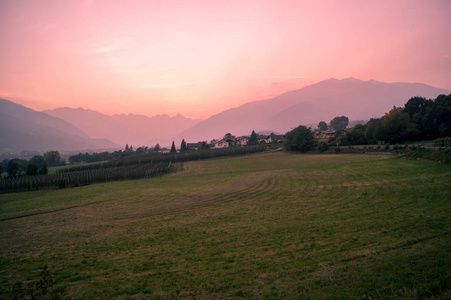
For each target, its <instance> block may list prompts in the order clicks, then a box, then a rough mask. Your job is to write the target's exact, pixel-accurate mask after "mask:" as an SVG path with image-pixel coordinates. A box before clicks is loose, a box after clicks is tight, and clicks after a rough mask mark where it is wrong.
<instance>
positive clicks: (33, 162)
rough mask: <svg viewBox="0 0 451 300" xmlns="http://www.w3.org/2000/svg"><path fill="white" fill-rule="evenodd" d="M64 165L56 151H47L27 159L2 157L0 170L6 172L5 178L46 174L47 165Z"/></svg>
mask: <svg viewBox="0 0 451 300" xmlns="http://www.w3.org/2000/svg"><path fill="white" fill-rule="evenodd" d="M64 165H66V162H65V161H64V160H63V159H61V155H60V153H59V152H58V151H48V152H45V153H44V155H35V156H33V157H32V158H31V159H29V160H25V159H19V158H13V159H10V160H8V159H4V160H3V161H2V163H0V171H1V172H6V173H7V178H15V177H20V176H25V175H30V176H32V175H46V174H47V173H48V168H49V167H58V166H64ZM0 178H1V176H0Z"/></svg>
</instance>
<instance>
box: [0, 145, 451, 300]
mask: <svg viewBox="0 0 451 300" xmlns="http://www.w3.org/2000/svg"><path fill="white" fill-rule="evenodd" d="M450 176H451V169H450V167H449V166H448V165H443V164H437V163H430V162H422V161H410V160H405V159H396V158H393V157H392V156H387V155H362V154H339V155H336V154H328V155H313V154H308V155H299V154H291V153H286V152H273V153H263V154H257V155H246V156H241V157H235V158H229V159H210V160H201V161H192V162H186V163H184V171H183V172H178V173H174V174H170V175H166V176H162V177H158V178H152V179H142V180H130V181H121V182H110V183H98V184H91V185H88V186H83V187H78V188H72V189H58V190H39V191H31V192H21V193H11V194H0V244H1V245H2V247H1V250H0V257H1V260H0V269H1V270H4V271H3V275H2V280H1V281H0V294H1V295H2V296H3V298H5V299H15V298H21V297H20V295H21V294H22V295H23V294H25V295H29V294H30V293H31V291H32V290H33V289H34V287H35V286H36V283H37V282H38V280H40V279H41V278H42V273H41V272H42V270H43V266H44V265H46V266H47V267H48V269H47V271H48V272H49V274H50V275H51V276H52V279H53V283H54V285H53V286H50V287H49V293H50V292H52V293H53V292H54V293H57V292H59V293H61V297H59V298H60V299H86V298H91V299H112V298H113V299H143V298H144V299H163V298H164V299H426V298H432V299H449V296H450V292H451V281H450V279H451V256H450V255H449V249H450V246H451V236H450V228H451V227H450V226H451V219H450V217H449V212H450V210H451V202H450V201H449V199H450V191H451V180H449V179H450ZM3 298H2V299H3ZM49 298H50V297H49Z"/></svg>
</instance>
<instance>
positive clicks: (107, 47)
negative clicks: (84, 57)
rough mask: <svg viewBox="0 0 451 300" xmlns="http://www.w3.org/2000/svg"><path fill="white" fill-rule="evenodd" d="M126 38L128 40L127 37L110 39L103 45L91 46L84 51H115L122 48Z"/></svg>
mask: <svg viewBox="0 0 451 300" xmlns="http://www.w3.org/2000/svg"><path fill="white" fill-rule="evenodd" d="M128 40H129V39H128V38H115V39H112V40H111V41H108V42H107V43H105V44H104V45H101V46H97V47H94V48H92V49H91V50H88V51H85V53H87V54H99V53H106V52H112V51H116V50H119V49H122V48H124V46H125V44H126V43H127V41H128Z"/></svg>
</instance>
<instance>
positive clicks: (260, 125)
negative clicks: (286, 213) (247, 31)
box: [0, 78, 451, 151]
mask: <svg viewBox="0 0 451 300" xmlns="http://www.w3.org/2000/svg"><path fill="white" fill-rule="evenodd" d="M439 94H451V91H449V90H444V89H440V88H435V87H432V86H428V85H425V84H421V83H384V82H378V81H375V80H369V81H361V80H358V79H355V78H347V79H343V80H338V79H329V80H325V81H321V82H319V83H317V84H313V85H310V86H307V87H304V88H302V89H299V90H295V91H291V92H288V93H285V94H282V95H280V96H277V97H275V98H272V99H267V100H261V101H253V102H249V103H247V104H244V105H242V106H240V107H236V108H232V109H229V110H226V111H224V112H221V113H219V114H216V115H214V116H212V117H210V118H208V119H206V120H203V121H201V120H193V119H189V118H185V117H183V116H181V115H177V116H175V117H169V116H167V115H159V116H154V117H152V118H149V117H146V116H142V115H132V114H130V115H124V114H122V115H113V116H107V115H104V114H101V113H99V112H95V111H92V110H89V109H83V108H76V109H75V108H57V109H53V110H46V111H44V112H37V111H34V110H32V109H29V108H26V107H24V106H22V105H18V104H15V103H13V102H11V101H8V100H4V99H0V151H5V150H6V151H12V150H14V151H20V150H35V151H46V150H73V151H80V150H98V149H113V148H114V149H119V148H123V147H124V146H125V144H129V145H133V146H134V147H135V148H137V147H139V146H143V145H146V146H151V145H155V144H156V143H159V144H160V145H161V146H168V145H170V144H171V143H172V141H175V142H176V144H177V145H180V142H181V140H182V139H185V140H186V141H187V142H197V141H209V140H211V139H214V138H221V137H222V136H224V134H226V133H231V134H233V135H236V136H239V135H249V134H250V133H251V132H252V130H255V131H256V132H259V131H268V132H281V133H285V132H287V131H289V130H290V129H292V128H294V127H297V126H299V125H301V124H302V125H308V124H318V122H319V121H325V122H329V121H330V120H331V119H332V118H334V117H336V116H342V115H344V116H347V117H348V118H349V119H350V120H356V119H358V120H362V119H370V118H372V117H381V116H383V115H384V113H385V112H388V111H389V110H390V109H391V108H392V107H393V106H398V107H399V106H404V104H405V103H406V102H407V101H408V100H409V99H410V98H411V97H414V96H422V97H426V98H431V99H432V98H436V97H437V96H438V95H439Z"/></svg>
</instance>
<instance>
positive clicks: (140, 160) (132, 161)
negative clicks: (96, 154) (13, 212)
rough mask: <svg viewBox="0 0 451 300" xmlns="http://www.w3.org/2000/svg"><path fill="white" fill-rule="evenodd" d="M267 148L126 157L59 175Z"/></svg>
mask: <svg viewBox="0 0 451 300" xmlns="http://www.w3.org/2000/svg"><path fill="white" fill-rule="evenodd" d="M264 150H265V148H264V147H262V146H250V147H230V148H222V149H205V150H197V151H186V152H181V153H152V154H139V155H133V156H129V157H124V158H121V159H117V160H110V161H106V162H99V163H92V164H83V165H79V166H77V165H75V166H70V167H66V168H63V169H60V170H58V173H67V172H74V171H82V170H96V169H102V168H111V167H120V166H129V165H141V164H148V163H150V164H153V163H154V162H156V161H162V162H173V163H178V162H186V161H192V160H201V159H210V158H218V157H226V156H237V155H246V154H251V153H256V152H262V151H264Z"/></svg>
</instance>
